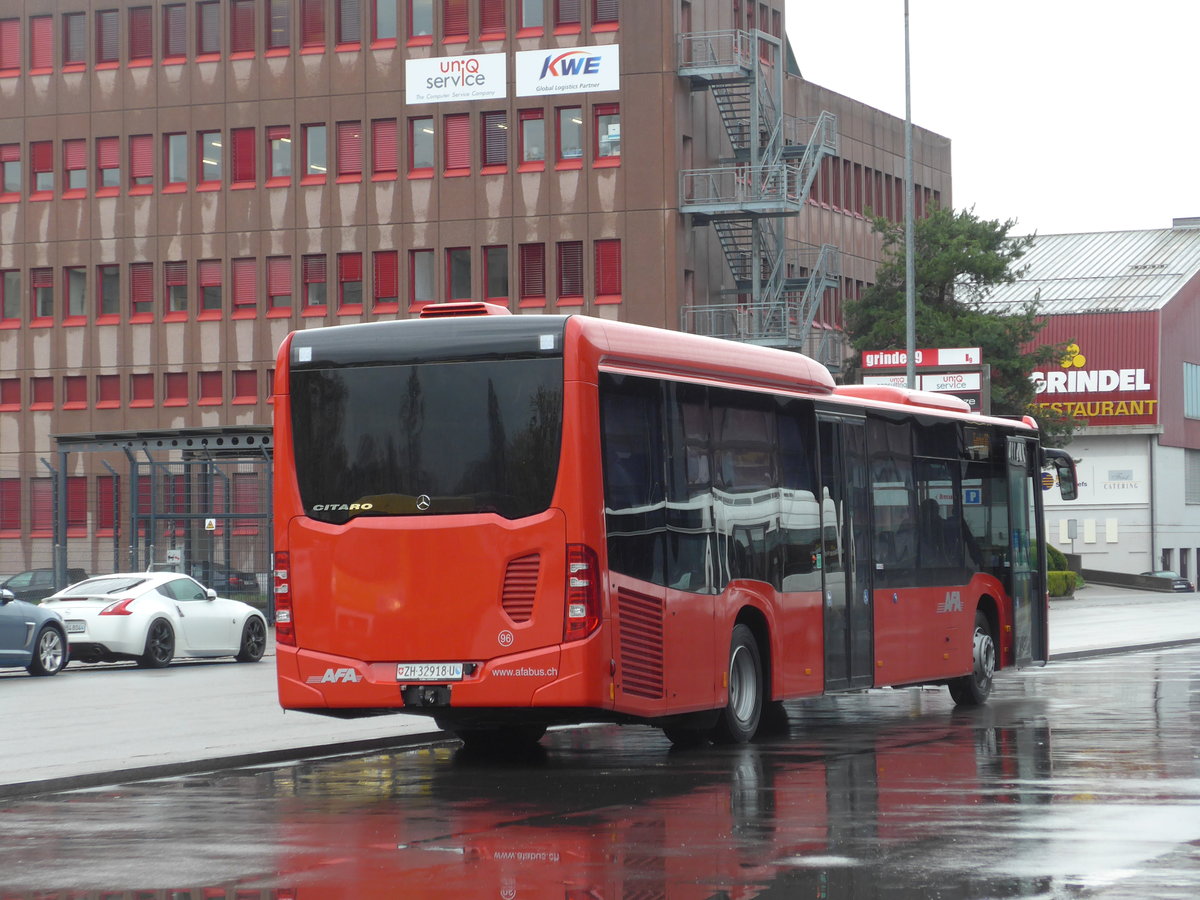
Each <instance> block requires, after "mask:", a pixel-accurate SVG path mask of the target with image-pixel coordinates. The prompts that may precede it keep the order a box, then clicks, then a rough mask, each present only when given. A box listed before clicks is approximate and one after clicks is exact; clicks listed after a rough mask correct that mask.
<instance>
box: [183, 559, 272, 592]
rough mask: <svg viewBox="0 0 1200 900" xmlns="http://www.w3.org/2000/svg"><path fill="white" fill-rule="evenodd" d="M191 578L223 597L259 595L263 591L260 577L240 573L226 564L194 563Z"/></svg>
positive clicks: (248, 573) (201, 561)
mask: <svg viewBox="0 0 1200 900" xmlns="http://www.w3.org/2000/svg"><path fill="white" fill-rule="evenodd" d="M191 576H192V577H193V578H195V579H196V580H197V581H198V582H200V583H201V584H202V585H204V586H205V587H210V588H212V589H213V590H214V591H216V592H217V593H218V594H220V595H221V596H222V597H228V596H229V595H230V594H257V593H259V592H260V590H261V589H260V588H259V585H258V576H256V575H255V574H254V573H253V572H239V571H238V570H237V569H231V568H230V567H229V566H227V565H225V563H217V562H215V563H210V562H208V561H207V560H199V561H197V562H193V563H192V571H191Z"/></svg>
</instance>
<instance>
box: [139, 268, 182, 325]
mask: <svg viewBox="0 0 1200 900" xmlns="http://www.w3.org/2000/svg"><path fill="white" fill-rule="evenodd" d="M169 265H171V263H166V264H165V265H164V268H165V266H169ZM178 265H181V266H182V265H186V263H178ZM129 313H130V316H131V317H132V318H134V319H141V320H146V319H152V318H154V263H148V262H135V263H130V264H129Z"/></svg>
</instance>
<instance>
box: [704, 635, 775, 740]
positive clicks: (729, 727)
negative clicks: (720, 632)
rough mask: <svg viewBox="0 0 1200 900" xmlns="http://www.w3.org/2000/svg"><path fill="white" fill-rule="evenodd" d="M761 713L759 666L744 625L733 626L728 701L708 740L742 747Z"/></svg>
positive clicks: (750, 735) (755, 730) (761, 698)
mask: <svg viewBox="0 0 1200 900" xmlns="http://www.w3.org/2000/svg"><path fill="white" fill-rule="evenodd" d="M762 710H763V666H762V656H761V655H760V653H759V651H758V641H756V640H755V639H754V632H752V631H751V630H750V628H749V626H747V625H743V624H740V623H739V624H737V625H735V626H733V636H732V637H731V638H730V641H729V700H728V702H727V703H726V704H725V708H724V709H722V710H721V712H720V715H719V716H718V718H717V725H716V727H715V728H714V729H713V733H712V739H713V742H714V743H718V744H745V743H747V742H748V741H749V740H750V739H751V738H753V737H754V735H755V733H756V732H757V731H758V723H759V719H761V718H762Z"/></svg>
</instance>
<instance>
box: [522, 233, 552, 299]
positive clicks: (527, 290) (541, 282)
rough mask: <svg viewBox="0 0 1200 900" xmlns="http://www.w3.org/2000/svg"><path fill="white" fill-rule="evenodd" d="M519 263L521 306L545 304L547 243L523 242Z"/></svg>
mask: <svg viewBox="0 0 1200 900" xmlns="http://www.w3.org/2000/svg"><path fill="white" fill-rule="evenodd" d="M518 264H519V266H520V272H519V274H518V277H519V278H520V295H521V296H520V304H521V306H545V305H546V245H545V244H521V246H520V248H519V257H518Z"/></svg>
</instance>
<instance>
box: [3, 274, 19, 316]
mask: <svg viewBox="0 0 1200 900" xmlns="http://www.w3.org/2000/svg"><path fill="white" fill-rule="evenodd" d="M20 318H21V270H20V269H5V270H4V271H3V272H0V319H10V320H14V321H15V320H18V319H20Z"/></svg>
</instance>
